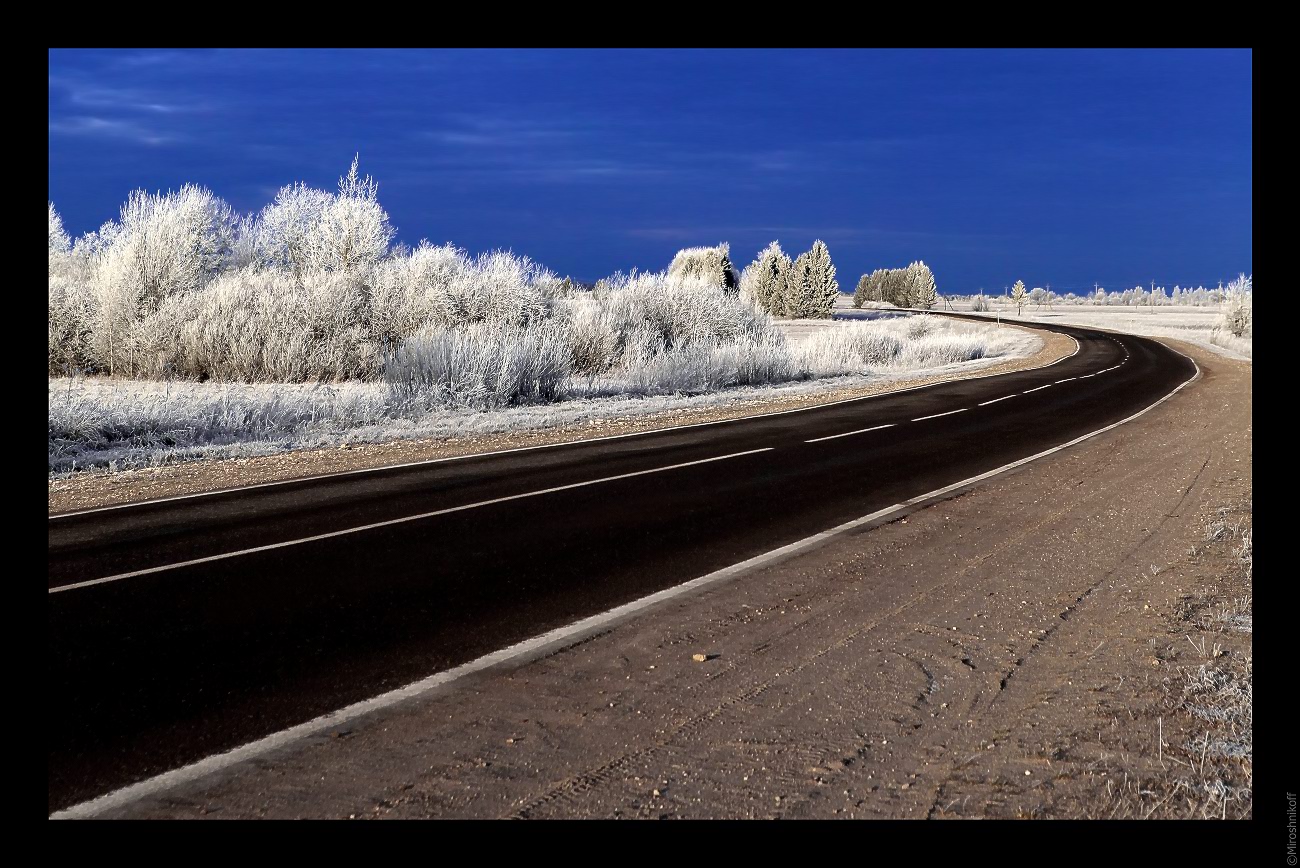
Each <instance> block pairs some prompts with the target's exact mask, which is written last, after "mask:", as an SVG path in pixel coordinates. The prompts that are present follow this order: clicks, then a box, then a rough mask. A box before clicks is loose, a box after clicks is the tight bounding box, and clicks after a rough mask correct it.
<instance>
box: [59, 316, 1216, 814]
mask: <svg viewBox="0 0 1300 868" xmlns="http://www.w3.org/2000/svg"><path fill="white" fill-rule="evenodd" d="M1052 330H1054V331H1060V332H1064V333H1066V334H1069V335H1071V336H1073V337H1074V338H1075V339H1076V340H1077V341H1078V342H1079V351H1078V352H1077V353H1076V354H1075V355H1073V356H1071V357H1069V358H1067V359H1064V360H1062V361H1060V362H1058V363H1056V364H1055V365H1052V366H1049V367H1046V368H1040V369H1038V370H1033V371H1022V372H1016V373H1010V374H1002V375H998V376H991V377H985V378H980V379H971V380H962V381H957V382H952V383H944V384H939V385H935V386H931V387H925V388H921V389H916V390H911V391H905V392H896V393H892V394H886V395H879V396H874V397H870V398H863V399H857V400H852V401H847V402H842V403H838V404H833V405H828V406H823V407H817V408H811V409H808V410H802V411H794V412H786V413H780V414H773V415H767V416H759V417H754V418H749V419H743V420H735V421H730V422H722V423H712V424H705V425H697V426H691V427H685V428H677V429H669V430H665V431H661V432H652V433H646V434H641V435H631V436H624V437H616V438H609V439H604V440H594V441H587V442H581V443H574V444H566V445H561V446H555V447H549V448H537V449H526V450H519V451H514V452H507V453H499V454H495V455H484V456H475V457H469V458H462V459H453V460H445V461H437V462H430V463H424V464H417V465H412V466H408V467H398V468H389V469H382V470H377V471H370V472H361V473H352V474H343V475H337V476H330V477H325V478H320V479H314V480H304V481H299V482H290V483H283V484H274V485H268V486H263V487H257V488H251V489H243V490H239V491H233V492H225V493H218V494H212V495H207V496H198V497H190V498H181V499H175V500H169V501H161V502H157V503H150V504H140V505H134V506H128V507H120V508H109V509H103V510H93V511H89V512H84V513H74V514H68V515H63V516H52V517H51V518H50V522H49V589H50V590H49V621H50V640H49V642H50V645H49V654H50V658H49V659H50V662H49V681H50V685H49V686H50V695H51V696H52V697H53V700H52V702H53V706H54V707H53V709H52V711H51V714H50V719H49V726H50V735H49V738H50V748H49V806H50V810H51V811H54V810H57V809H60V808H63V807H66V806H68V805H71V804H74V803H76V802H79V801H82V800H84V799H87V798H91V797H93V796H96V795H99V794H101V793H104V792H106V791H108V790H111V789H114V788H116V787H120V786H123V785H125V784H129V783H131V782H133V781H137V780H140V779H143V778H146V777H148V776H150V775H153V774H157V773H159V772H161V771H165V770H167V769H171V768H175V767H177V766H179V765H182V764H184V763H187V762H191V761H194V760H196V759H199V758H201V757H204V756H207V755H210V754H212V753H215V752H218V751H222V750H226V749H228V748H231V747H233V746H236V745H238V744H241V743H244V742H246V741H249V740H251V739H254V738H257V737H260V736H263V735H265V734H267V733H270V732H273V731H276V730H279V729H282V728H284V727H286V726H290V725H293V724H297V723H300V722H302V721H305V720H307V719H309V718H312V717H314V716H316V715H318V714H321V713H324V712H327V711H329V710H332V709H335V708H339V707H340V706H343V705H346V704H348V703H351V702H355V701H357V700H360V699H364V698H366V697H369V696H373V695H375V694H378V693H380V692H382V691H385V690H388V689H391V688H394V687H397V686H400V685H402V684H406V683H408V682H411V681H413V680H416V679H419V678H421V677H424V676H426V675H428V674H429V673H431V672H435V671H438V670H442V669H446V668H448V667H450V666H454V665H457V664H459V663H463V662H465V661H467V660H471V659H473V658H475V657H478V656H480V655H482V654H485V653H487V652H490V651H492V650H494V649H497V648H501V647H502V646H504V645H507V644H510V643H512V642H516V641H519V640H521V639H524V638H526V637H529V636H533V635H536V634H538V633H540V632H542V631H544V630H547V629H550V628H553V627H557V626H560V625H563V624H567V623H569V622H572V621H574V620H575V619H578V618H581V617H584V616H587V615H591V614H593V613H597V612H601V611H604V610H606V609H608V608H610V607H612V606H616V605H619V604H622V603H626V602H628V601H629V600H632V599H635V598H638V597H641V596H644V595H645V594H648V593H651V592H653V591H656V590H660V589H663V588H666V587H670V586H672V585H676V584H679V583H681V582H683V581H686V580H688V579H692V578H694V577H696V576H700V575H703V574H706V573H709V572H711V571H713V570H717V569H721V568H723V567H726V566H728V565H730V564H734V563H736V562H738V561H742V560H744V559H746V558H749V557H752V556H755V555H758V554H760V553H762V552H765V551H769V550H771V549H774V548H777V547H780V546H782V545H785V544H788V543H791V542H794V541H796V540H799V539H802V538H804V537H808V536H809V535H812V534H815V533H818V532H820V531H823V530H825V529H827V528H830V527H834V526H836V525H839V524H842V523H844V522H846V521H850V520H852V519H855V518H858V517H859V516H863V515H865V514H867V513H871V512H873V511H876V510H879V509H881V508H883V507H887V506H889V505H891V504H896V503H900V502H902V501H905V500H907V499H909V498H912V497H915V496H917V495H920V494H923V493H926V492H930V491H933V490H935V489H939V488H941V487H944V486H947V485H950V484H952V483H954V482H958V481H961V480H964V479H968V478H970V477H972V476H975V475H978V474H980V473H983V472H986V471H989V470H992V469H995V468H998V467H1001V466H1003V465H1006V464H1008V463H1010V462H1013V461H1016V460H1018V459H1021V458H1024V457H1026V456H1029V455H1032V454H1035V453H1037V452H1040V451H1042V450H1044V449H1047V448H1050V447H1052V446H1055V445H1058V444H1061V443H1064V442H1066V441H1069V440H1071V439H1073V438H1076V437H1079V436H1080V435H1084V434H1087V433H1089V432H1092V431H1095V430H1097V429H1098V428H1101V427H1104V426H1106V425H1109V424H1111V423H1114V422H1118V421H1120V420H1122V419H1124V418H1126V417H1128V416H1130V415H1132V414H1133V413H1135V412H1138V411H1139V410H1141V409H1143V408H1145V407H1147V406H1149V405H1150V404H1152V403H1153V402H1155V401H1156V400H1158V399H1160V398H1161V397H1163V396H1165V395H1166V394H1168V393H1169V392H1171V391H1172V390H1173V389H1174V388H1176V387H1177V386H1178V385H1179V384H1181V383H1183V382H1186V381H1187V380H1189V379H1190V378H1191V377H1193V376H1194V375H1195V366H1194V365H1193V363H1192V362H1191V361H1190V360H1189V359H1187V358H1186V357H1184V356H1182V355H1180V354H1178V353H1176V352H1174V351H1172V350H1170V349H1168V348H1166V347H1165V346H1163V345H1161V344H1159V343H1157V342H1155V341H1152V340H1148V339H1145V338H1139V337H1133V336H1128V335H1117V334H1108V333H1102V332H1098V331H1095V330H1091V329H1081V328H1067V327H1061V326H1053V327H1052ZM1006 520H1007V522H1009V523H1011V522H1014V521H1015V520H1016V517H1015V516H1013V515H1009V516H1007V517H1006Z"/></svg>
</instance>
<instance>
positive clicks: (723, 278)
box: [668, 242, 740, 290]
mask: <svg viewBox="0 0 1300 868" xmlns="http://www.w3.org/2000/svg"><path fill="white" fill-rule="evenodd" d="M668 276H669V277H678V278H694V279H698V280H702V281H703V282H705V283H707V284H709V285H710V286H718V287H721V288H723V289H733V290H734V289H736V288H737V287H738V286H739V281H740V278H739V276H738V275H737V274H736V269H735V267H734V266H733V265H732V264H731V247H730V245H728V244H727V243H726V242H723V243H722V244H719V245H718V246H717V247H687V248H686V249H684V250H679V251H677V255H676V256H674V257H673V261H672V263H671V264H670V265H669V266H668Z"/></svg>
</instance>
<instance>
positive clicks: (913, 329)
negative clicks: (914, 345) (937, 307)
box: [903, 316, 938, 340]
mask: <svg viewBox="0 0 1300 868" xmlns="http://www.w3.org/2000/svg"><path fill="white" fill-rule="evenodd" d="M937 323H938V320H937V319H936V318H935V317H932V316H910V317H908V318H907V320H906V324H905V325H904V326H903V330H904V331H905V332H906V334H907V336H908V337H909V338H911V339H912V340H916V339H917V338H919V337H924V336H925V335H928V334H931V333H933V332H934V330H935V329H936V328H938V325H937Z"/></svg>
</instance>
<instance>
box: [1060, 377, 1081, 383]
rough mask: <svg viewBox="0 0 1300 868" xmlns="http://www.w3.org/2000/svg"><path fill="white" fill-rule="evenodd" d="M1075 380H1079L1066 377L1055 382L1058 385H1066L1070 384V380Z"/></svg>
mask: <svg viewBox="0 0 1300 868" xmlns="http://www.w3.org/2000/svg"><path fill="white" fill-rule="evenodd" d="M1077 379H1079V378H1078V377H1066V378H1065V379H1064V380H1057V381H1056V382H1057V384H1060V383H1068V382H1070V381H1071V380H1077Z"/></svg>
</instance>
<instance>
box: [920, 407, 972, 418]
mask: <svg viewBox="0 0 1300 868" xmlns="http://www.w3.org/2000/svg"><path fill="white" fill-rule="evenodd" d="M969 409H970V407H962V408H961V409H960V410H949V411H948V412H947V413H935V414H934V415H933V416H921V417H919V418H916V419H913V420H912V421H913V422H924V421H925V420H926V419H938V418H939V417H940V416H951V415H952V414H953V413H965V412H966V411H967V410H969Z"/></svg>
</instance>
